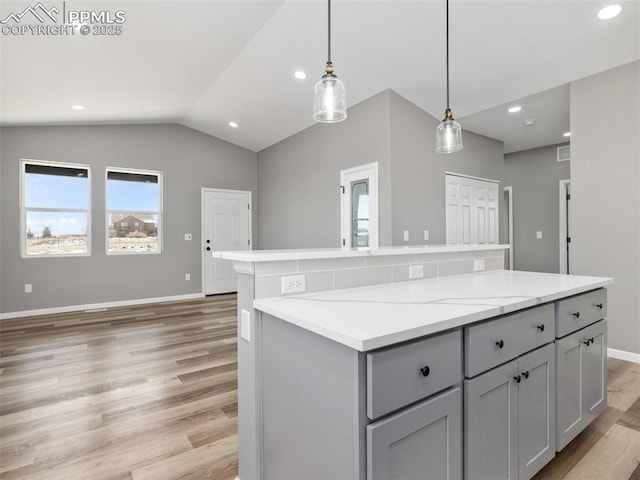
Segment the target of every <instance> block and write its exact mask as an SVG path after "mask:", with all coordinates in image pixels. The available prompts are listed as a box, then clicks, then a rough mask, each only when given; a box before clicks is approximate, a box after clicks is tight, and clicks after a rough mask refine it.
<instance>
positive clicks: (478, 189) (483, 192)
mask: <svg viewBox="0 0 640 480" xmlns="http://www.w3.org/2000/svg"><path fill="white" fill-rule="evenodd" d="M498 188H499V182H497V181H495V180H484V179H479V178H473V177H466V176H461V175H459V174H447V175H445V202H446V225H447V228H446V232H447V244H453V245H469V244H476V243H481V244H497V243H499V240H500V235H499V233H500V226H499V224H500V222H499V217H498V211H499V203H500V202H499V200H500V197H499V194H498Z"/></svg>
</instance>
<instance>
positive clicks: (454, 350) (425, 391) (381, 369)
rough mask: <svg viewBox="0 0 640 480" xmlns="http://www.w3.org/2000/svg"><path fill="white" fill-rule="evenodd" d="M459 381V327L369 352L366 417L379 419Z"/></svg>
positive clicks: (460, 373)
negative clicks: (448, 331)
mask: <svg viewBox="0 0 640 480" xmlns="http://www.w3.org/2000/svg"><path fill="white" fill-rule="evenodd" d="M423 369H424V372H423ZM461 380H462V334H461V332H460V330H457V331H454V332H450V333H445V334H443V335H437V336H434V337H428V338H425V339H423V340H418V341H416V342H412V343H408V344H404V345H400V346H397V347H391V348H388V349H384V350H378V351H376V352H372V353H368V354H367V416H368V417H369V418H371V419H374V418H378V417H380V416H381V415H384V414H386V413H389V412H393V411H394V410H397V409H399V408H402V407H403V406H405V405H408V404H410V403H413V402H415V401H417V400H420V399H421V398H425V397H427V396H429V395H431V394H433V393H436V392H439V391H441V390H444V389H445V388H448V387H450V386H452V385H454V384H456V383H458V382H460V381H461Z"/></svg>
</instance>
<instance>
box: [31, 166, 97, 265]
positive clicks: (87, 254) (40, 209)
mask: <svg viewBox="0 0 640 480" xmlns="http://www.w3.org/2000/svg"><path fill="white" fill-rule="evenodd" d="M27 165H43V166H47V167H57V168H69V169H71V168H75V169H82V170H86V171H87V189H88V192H87V195H88V196H87V200H88V201H87V208H86V209H84V208H46V207H32V208H29V207H27V205H26V203H27V202H26V194H27V186H26V180H27V178H26V173H27V172H26V169H27ZM18 174H19V175H20V193H19V195H20V199H19V202H20V203H19V210H20V258H60V257H90V256H91V165H85V164H80V163H69V162H56V161H52V160H35V159H30V158H21V159H20V171H19V173H18ZM28 211H35V212H74V213H83V212H86V214H87V251H86V252H85V253H53V254H52V253H47V254H38V255H33V254H32V255H29V254H28V253H27V212H28Z"/></svg>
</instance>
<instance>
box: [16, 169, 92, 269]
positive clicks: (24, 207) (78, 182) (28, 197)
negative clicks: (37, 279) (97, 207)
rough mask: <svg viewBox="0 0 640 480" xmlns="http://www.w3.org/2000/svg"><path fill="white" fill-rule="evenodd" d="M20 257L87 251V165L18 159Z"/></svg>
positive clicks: (84, 252) (74, 253)
mask: <svg viewBox="0 0 640 480" xmlns="http://www.w3.org/2000/svg"><path fill="white" fill-rule="evenodd" d="M20 166H21V204H20V206H21V211H20V221H21V223H22V228H21V229H20V231H21V232H22V238H21V245H22V247H21V250H22V256H23V257H44V256H81V255H89V254H90V252H91V249H90V236H89V232H90V231H91V215H90V213H91V210H90V208H89V198H90V173H91V171H90V168H89V167H88V166H86V165H73V164H69V163H53V162H44V161H35V160H22V161H21V165H20Z"/></svg>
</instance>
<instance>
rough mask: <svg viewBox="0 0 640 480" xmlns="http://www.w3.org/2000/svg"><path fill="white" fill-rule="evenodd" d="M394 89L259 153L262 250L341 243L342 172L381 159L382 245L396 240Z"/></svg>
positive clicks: (336, 244) (338, 244) (259, 209)
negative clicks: (392, 148)
mask: <svg viewBox="0 0 640 480" xmlns="http://www.w3.org/2000/svg"><path fill="white" fill-rule="evenodd" d="M388 112H389V91H385V92H382V93H380V94H378V95H375V96H374V97H372V98H370V99H368V100H366V101H364V102H362V103H360V104H358V105H355V106H353V107H350V108H349V113H348V114H349V117H348V118H347V120H346V121H344V122H341V123H335V124H316V125H313V126H311V127H309V128H307V129H306V130H303V131H301V132H299V133H297V134H296V135H293V136H291V137H289V138H287V139H285V140H283V141H281V142H279V143H277V144H275V145H273V146H271V147H269V148H267V149H265V150H262V151H261V152H259V153H258V179H259V188H258V202H257V204H258V218H259V227H258V231H259V239H258V243H259V244H260V248H261V249H273V248H313V247H338V246H340V192H339V186H340V170H344V169H346V168H350V167H355V166H357V165H362V164H365V163H372V162H378V176H379V197H380V198H379V200H380V212H379V216H380V245H381V246H382V245H390V244H391V237H390V234H391V224H390V208H391V192H390V173H389V148H390V147H389V114H388Z"/></svg>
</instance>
